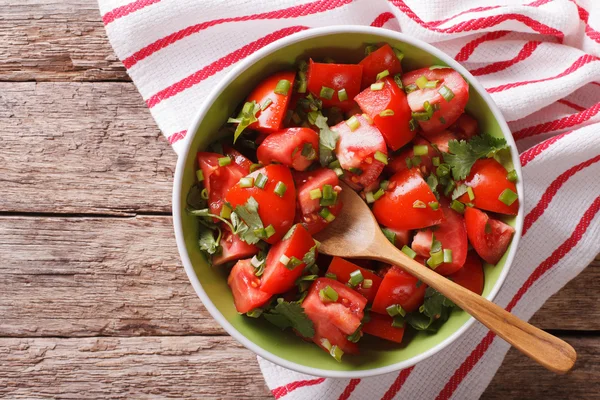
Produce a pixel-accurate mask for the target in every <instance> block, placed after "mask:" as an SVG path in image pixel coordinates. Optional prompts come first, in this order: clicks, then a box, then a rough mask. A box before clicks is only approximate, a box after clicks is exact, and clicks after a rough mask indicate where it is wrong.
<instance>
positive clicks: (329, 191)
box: [323, 185, 333, 200]
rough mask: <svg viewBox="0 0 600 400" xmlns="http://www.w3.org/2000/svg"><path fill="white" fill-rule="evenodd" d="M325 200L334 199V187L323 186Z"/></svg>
mask: <svg viewBox="0 0 600 400" xmlns="http://www.w3.org/2000/svg"><path fill="white" fill-rule="evenodd" d="M323 198H324V199H326V200H329V199H331V198H333V186H331V185H323Z"/></svg>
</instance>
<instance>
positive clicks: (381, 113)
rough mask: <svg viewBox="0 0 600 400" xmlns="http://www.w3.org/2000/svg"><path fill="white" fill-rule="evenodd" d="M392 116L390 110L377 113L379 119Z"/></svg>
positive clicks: (392, 112) (392, 111)
mask: <svg viewBox="0 0 600 400" xmlns="http://www.w3.org/2000/svg"><path fill="white" fill-rule="evenodd" d="M392 115H394V110H390V109H389V108H386V109H385V110H383V111H382V112H380V113H379V116H380V117H391V116H392Z"/></svg>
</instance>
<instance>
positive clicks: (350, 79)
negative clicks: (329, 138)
mask: <svg viewBox="0 0 600 400" xmlns="http://www.w3.org/2000/svg"><path fill="white" fill-rule="evenodd" d="M362 69H363V67H362V66H361V65H356V64H325V63H316V62H314V61H313V60H312V59H311V60H310V62H309V66H308V76H307V79H308V83H307V86H308V91H309V92H310V93H312V94H313V96H315V97H318V98H319V99H320V100H321V101H322V102H323V107H325V108H328V107H338V108H341V109H342V110H343V111H347V110H350V109H351V108H352V107H353V106H354V101H353V100H352V99H353V98H354V96H356V95H357V94H358V93H359V92H360V82H361V79H362ZM322 88H328V89H332V90H333V94H332V97H331V99H327V98H325V97H322V96H321V90H322ZM342 89H345V90H346V96H347V98H348V99H347V100H340V99H339V91H340V90H342Z"/></svg>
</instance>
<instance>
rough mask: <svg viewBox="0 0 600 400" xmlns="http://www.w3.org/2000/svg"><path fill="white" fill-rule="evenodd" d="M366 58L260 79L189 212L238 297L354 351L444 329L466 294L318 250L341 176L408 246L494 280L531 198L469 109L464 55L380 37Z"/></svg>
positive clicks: (472, 285) (238, 303)
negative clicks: (413, 49) (460, 68)
mask: <svg viewBox="0 0 600 400" xmlns="http://www.w3.org/2000/svg"><path fill="white" fill-rule="evenodd" d="M365 53H366V56H365V58H364V59H363V60H362V61H360V62H359V63H357V64H336V63H335V62H333V61H331V60H329V61H327V60H324V62H317V61H315V60H312V59H310V60H307V61H301V62H300V63H299V66H298V69H297V70H296V71H283V72H278V73H275V74H273V75H271V76H269V77H267V78H266V79H265V80H263V81H262V82H260V83H259V84H258V85H257V86H256V88H255V89H254V90H253V91H252V92H251V93H250V95H249V96H248V98H247V99H246V101H245V103H244V104H243V105H242V107H241V109H240V110H239V113H238V114H237V115H236V116H234V117H232V118H230V119H229V121H228V123H227V124H226V125H225V126H224V127H223V129H224V130H225V131H226V132H227V133H228V135H227V139H225V140H223V141H219V142H216V143H213V144H212V145H211V146H210V147H209V150H207V151H202V152H199V153H198V155H197V158H198V170H197V178H198V183H197V184H196V185H195V186H194V187H192V190H191V191H190V193H189V195H188V206H189V207H188V211H189V212H190V213H192V214H193V215H196V216H198V217H199V221H200V237H199V245H200V249H201V250H202V251H203V252H204V253H205V254H206V256H207V259H208V260H209V261H210V262H211V263H212V265H213V266H214V267H218V268H223V269H224V270H225V271H227V270H228V269H229V268H231V269H230V272H229V277H228V280H227V282H228V284H229V286H230V288H231V292H232V294H233V300H234V303H235V307H236V309H237V311H238V312H239V313H241V314H245V315H247V316H248V317H252V318H265V319H267V320H268V321H270V322H271V323H273V324H275V325H276V326H278V327H279V328H281V329H286V328H291V329H292V330H293V331H294V332H295V333H296V334H297V335H299V336H301V337H302V338H304V339H306V340H312V341H313V342H314V343H315V344H316V345H318V346H319V347H321V348H323V349H324V350H325V351H327V352H328V353H330V354H331V356H333V357H334V358H335V359H336V360H338V361H340V359H341V357H342V355H343V354H345V353H350V354H356V353H358V351H359V341H360V339H361V337H362V336H363V335H372V336H376V337H378V338H382V339H385V340H388V341H391V342H396V343H400V342H401V341H402V339H403V336H404V332H405V329H408V327H412V328H413V329H417V330H424V331H430V332H435V331H436V330H437V329H438V328H439V327H440V326H441V324H443V323H444V322H445V321H446V320H447V319H448V317H449V314H450V312H451V310H452V308H453V307H454V304H452V302H450V301H449V300H448V299H446V298H445V297H444V296H442V295H441V294H440V293H438V292H437V291H435V290H434V289H433V288H428V287H427V285H425V284H424V283H422V282H420V281H419V280H418V279H417V278H414V277H413V276H411V275H409V274H408V273H406V272H404V271H403V270H402V269H400V268H398V267H396V266H390V265H383V264H380V263H375V262H365V261H357V260H354V261H353V260H345V259H342V258H338V257H334V258H333V259H331V258H328V257H324V256H319V255H318V247H319V243H318V242H317V241H316V240H314V239H313V235H314V234H315V233H317V232H319V231H321V230H323V229H324V228H326V227H327V225H328V224H331V223H335V219H336V216H338V215H339V213H340V212H341V211H342V209H343V204H342V202H341V201H340V200H339V197H340V196H339V194H340V191H341V190H342V188H341V185H340V180H341V181H343V182H345V183H347V184H348V186H349V187H351V188H352V189H353V190H356V191H359V192H360V194H361V196H362V197H363V198H364V200H365V201H366V202H367V203H368V204H369V205H370V206H371V208H372V211H373V213H374V215H375V217H376V218H377V221H378V222H379V223H380V225H381V227H382V229H383V232H384V233H385V235H386V237H387V238H388V239H389V240H390V241H391V242H392V243H393V244H394V245H396V246H397V247H398V248H399V249H401V250H402V251H403V252H404V253H405V254H406V255H408V256H409V257H411V258H413V259H416V260H417V261H419V262H421V263H423V264H424V265H426V266H428V267H429V268H431V269H433V270H435V271H436V272H438V273H440V274H442V275H444V276H447V277H448V279H452V280H453V281H455V282H456V283H458V284H460V285H462V286H464V287H466V288H468V289H469V290H472V291H474V292H476V293H479V294H481V293H482V291H483V287H484V273H483V268H482V263H483V262H487V263H490V264H497V263H498V262H499V260H500V258H501V257H502V256H503V255H504V253H505V252H506V250H507V248H508V246H509V244H510V242H511V239H512V236H513V233H514V229H513V228H512V227H510V226H509V225H507V224H506V223H504V222H503V221H502V216H503V215H505V216H511V215H516V214H517V211H518V208H519V200H518V198H517V189H516V186H515V182H516V180H517V175H516V172H515V171H514V170H512V169H511V170H510V171H509V170H507V169H506V168H505V167H504V165H503V162H504V160H506V159H507V157H509V155H510V153H509V152H508V150H507V148H508V146H507V144H506V142H505V140H503V139H501V138H496V137H492V136H490V135H489V134H486V133H480V132H479V128H478V123H477V121H476V119H475V118H473V117H472V116H470V115H469V114H467V113H465V106H466V104H467V101H468V98H469V85H468V84H467V82H466V81H465V80H464V79H463V77H462V76H461V75H460V74H459V73H458V72H456V71H454V70H453V69H451V68H449V67H444V66H431V67H427V68H421V69H417V70H414V71H408V72H407V71H403V70H402V58H403V54H402V53H401V52H400V51H398V50H397V49H395V48H392V47H391V46H390V45H388V44H383V45H379V46H378V45H369V46H367V47H366V51H365Z"/></svg>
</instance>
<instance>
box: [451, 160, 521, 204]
mask: <svg viewBox="0 0 600 400" xmlns="http://www.w3.org/2000/svg"><path fill="white" fill-rule="evenodd" d="M506 175H507V172H506V169H505V168H504V167H503V166H502V164H500V163H499V162H498V161H496V160H494V159H493V158H486V159H483V160H477V161H476V162H475V164H474V165H473V167H472V168H471V173H470V174H469V176H467V179H466V180H465V182H464V183H465V185H467V186H470V187H471V188H472V189H473V194H474V195H475V199H473V200H469V196H468V194H466V193H465V194H464V195H462V196H461V197H459V200H460V201H462V202H464V203H468V202H471V203H473V205H474V206H475V207H476V208H481V209H483V210H486V211H493V212H497V213H500V214H508V215H517V213H518V212H519V200H518V199H517V200H516V201H515V202H514V203H512V204H511V205H510V206H507V205H506V204H504V203H503V202H501V201H500V200H499V197H500V194H501V193H502V192H503V191H504V190H506V189H510V190H512V191H513V192H515V193H517V186H516V185H515V184H514V183H513V182H511V181H509V180H508V179H507V178H506Z"/></svg>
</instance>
